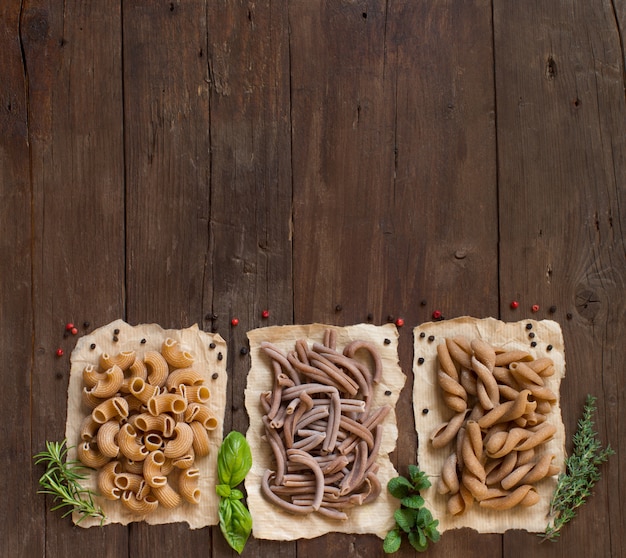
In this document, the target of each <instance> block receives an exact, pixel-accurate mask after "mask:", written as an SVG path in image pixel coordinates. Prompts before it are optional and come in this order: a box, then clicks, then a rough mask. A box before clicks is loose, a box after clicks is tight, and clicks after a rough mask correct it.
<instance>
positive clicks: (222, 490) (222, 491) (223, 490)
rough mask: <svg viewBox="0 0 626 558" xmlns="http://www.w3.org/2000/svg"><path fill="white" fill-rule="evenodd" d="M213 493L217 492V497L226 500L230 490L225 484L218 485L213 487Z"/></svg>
mask: <svg viewBox="0 0 626 558" xmlns="http://www.w3.org/2000/svg"><path fill="white" fill-rule="evenodd" d="M215 492H217V494H218V495H219V496H222V498H228V497H229V496H230V493H231V492H232V489H231V488H230V486H228V485H227V484H218V485H217V486H216V487H215Z"/></svg>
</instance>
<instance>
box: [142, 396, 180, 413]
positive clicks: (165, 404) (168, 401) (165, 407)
mask: <svg viewBox="0 0 626 558" xmlns="http://www.w3.org/2000/svg"><path fill="white" fill-rule="evenodd" d="M186 409H187V400H186V399H185V398H184V397H182V396H181V395H178V394H176V393H164V394H161V395H155V396H154V397H151V398H150V399H149V401H148V412H149V413H150V414H151V415H153V416H155V417H156V416H158V415H160V414H161V413H184V412H185V410H186Z"/></svg>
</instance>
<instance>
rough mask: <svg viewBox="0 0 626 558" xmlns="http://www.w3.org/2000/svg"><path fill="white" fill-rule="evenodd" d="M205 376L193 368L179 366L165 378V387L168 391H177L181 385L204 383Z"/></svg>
mask: <svg viewBox="0 0 626 558" xmlns="http://www.w3.org/2000/svg"><path fill="white" fill-rule="evenodd" d="M203 382H204V377H203V376H202V374H200V372H198V371H197V370H194V369H193V368H178V369H177V370H174V371H173V372H172V373H171V374H170V375H169V376H168V377H167V380H165V387H166V388H167V390H168V391H175V390H177V389H178V386H180V385H186V386H195V385H199V384H202V383H203Z"/></svg>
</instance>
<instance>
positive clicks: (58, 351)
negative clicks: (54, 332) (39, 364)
mask: <svg viewBox="0 0 626 558" xmlns="http://www.w3.org/2000/svg"><path fill="white" fill-rule="evenodd" d="M63 354H64V353H63V349H57V352H56V355H57V356H58V357H62V356H63Z"/></svg>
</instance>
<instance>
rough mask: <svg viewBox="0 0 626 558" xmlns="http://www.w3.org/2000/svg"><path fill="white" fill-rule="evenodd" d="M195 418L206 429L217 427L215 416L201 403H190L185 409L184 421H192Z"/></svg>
mask: <svg viewBox="0 0 626 558" xmlns="http://www.w3.org/2000/svg"><path fill="white" fill-rule="evenodd" d="M194 420H197V421H198V422H200V423H202V426H204V427H205V428H206V429H207V430H215V429H216V428H217V418H216V417H215V415H214V414H213V413H212V412H211V410H210V409H209V408H208V407H207V406H206V405H202V404H201V403H190V404H189V405H188V406H187V410H186V411H185V422H193V421H194Z"/></svg>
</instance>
